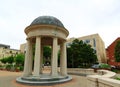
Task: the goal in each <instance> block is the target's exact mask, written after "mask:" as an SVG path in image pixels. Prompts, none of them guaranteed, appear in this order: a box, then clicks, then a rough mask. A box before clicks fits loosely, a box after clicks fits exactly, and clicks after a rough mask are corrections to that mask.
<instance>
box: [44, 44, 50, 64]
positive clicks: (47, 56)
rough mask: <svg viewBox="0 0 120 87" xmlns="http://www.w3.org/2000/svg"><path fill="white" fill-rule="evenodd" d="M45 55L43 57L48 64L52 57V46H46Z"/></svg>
mask: <svg viewBox="0 0 120 87" xmlns="http://www.w3.org/2000/svg"><path fill="white" fill-rule="evenodd" d="M43 56H44V59H43V62H44V64H48V63H49V64H50V59H51V48H50V46H44V48H43Z"/></svg>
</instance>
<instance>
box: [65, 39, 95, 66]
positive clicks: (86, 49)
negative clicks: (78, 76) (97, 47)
mask: <svg viewBox="0 0 120 87" xmlns="http://www.w3.org/2000/svg"><path fill="white" fill-rule="evenodd" d="M96 61H97V56H96V54H95V53H94V49H92V48H91V46H90V45H88V44H86V43H83V41H79V40H78V39H75V40H74V41H73V42H72V44H71V45H70V46H69V47H68V48H67V62H68V63H67V64H68V67H73V68H74V67H75V68H77V67H88V66H91V64H92V63H94V62H96Z"/></svg>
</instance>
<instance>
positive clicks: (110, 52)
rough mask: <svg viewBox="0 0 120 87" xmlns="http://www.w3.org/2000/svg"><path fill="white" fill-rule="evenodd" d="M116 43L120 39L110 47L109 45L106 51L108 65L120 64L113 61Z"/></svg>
mask: <svg viewBox="0 0 120 87" xmlns="http://www.w3.org/2000/svg"><path fill="white" fill-rule="evenodd" d="M117 41H120V38H117V39H116V40H115V41H114V42H113V43H112V44H111V45H109V46H108V47H107V49H106V54H107V58H108V64H110V65H114V66H120V62H116V61H115V57H114V52H115V46H116V43H117Z"/></svg>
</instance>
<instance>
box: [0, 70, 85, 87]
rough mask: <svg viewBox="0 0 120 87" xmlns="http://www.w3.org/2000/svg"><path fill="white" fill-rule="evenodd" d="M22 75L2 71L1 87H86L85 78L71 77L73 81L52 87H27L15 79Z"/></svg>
mask: <svg viewBox="0 0 120 87" xmlns="http://www.w3.org/2000/svg"><path fill="white" fill-rule="evenodd" d="M21 75H22V73H21V72H9V71H0V87H86V78H85V77H84V76H77V75H71V76H72V78H73V79H72V81H69V82H66V83H62V84H57V85H52V86H27V85H21V84H18V83H16V81H15V79H16V78H17V77H18V76H21Z"/></svg>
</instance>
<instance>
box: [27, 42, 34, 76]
mask: <svg viewBox="0 0 120 87" xmlns="http://www.w3.org/2000/svg"><path fill="white" fill-rule="evenodd" d="M29 51H30V54H29V55H30V56H29V69H28V70H29V74H30V75H32V66H33V44H32V42H31V43H30V49H29Z"/></svg>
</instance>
